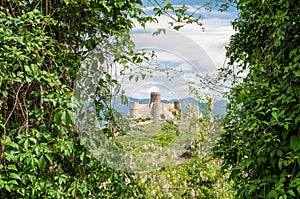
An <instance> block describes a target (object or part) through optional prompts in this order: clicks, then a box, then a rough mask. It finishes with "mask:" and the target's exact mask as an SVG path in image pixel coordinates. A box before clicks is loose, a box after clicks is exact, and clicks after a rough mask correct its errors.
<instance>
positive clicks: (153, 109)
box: [149, 92, 163, 119]
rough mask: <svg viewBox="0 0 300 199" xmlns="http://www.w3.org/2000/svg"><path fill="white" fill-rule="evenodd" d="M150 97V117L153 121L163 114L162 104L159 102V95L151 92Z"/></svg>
mask: <svg viewBox="0 0 300 199" xmlns="http://www.w3.org/2000/svg"><path fill="white" fill-rule="evenodd" d="M150 97H151V98H150V104H149V106H150V116H151V117H153V118H154V119H160V116H161V114H162V113H163V110H162V104H161V102H160V93H159V92H151V96H150Z"/></svg>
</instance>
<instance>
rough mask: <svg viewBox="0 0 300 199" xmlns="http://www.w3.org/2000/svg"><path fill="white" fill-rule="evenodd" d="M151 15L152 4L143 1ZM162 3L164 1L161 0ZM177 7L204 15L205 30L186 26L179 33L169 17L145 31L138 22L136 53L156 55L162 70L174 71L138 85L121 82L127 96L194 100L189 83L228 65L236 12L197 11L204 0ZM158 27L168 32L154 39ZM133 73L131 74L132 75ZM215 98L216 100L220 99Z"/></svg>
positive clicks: (134, 33) (190, 0) (134, 34)
mask: <svg viewBox="0 0 300 199" xmlns="http://www.w3.org/2000/svg"><path fill="white" fill-rule="evenodd" d="M144 2H145V4H144V5H146V6H148V7H147V9H146V11H147V13H148V14H152V8H153V7H152V5H151V4H150V3H148V1H146V0H145V1H144ZM159 2H161V1H159ZM171 2H172V3H173V4H174V5H175V6H176V4H179V3H182V2H185V4H186V5H187V6H189V12H194V11H195V10H196V11H195V13H196V15H201V16H202V18H203V24H204V26H203V27H204V29H205V30H204V31H203V29H202V27H199V26H197V25H186V26H185V27H184V28H182V29H180V30H179V31H173V30H171V29H170V27H169V24H168V21H171V19H170V18H168V17H167V16H160V17H158V18H157V19H158V21H159V23H155V24H148V25H147V26H146V29H143V28H142V27H140V26H139V25H138V23H137V22H136V23H135V24H136V27H135V28H134V29H133V30H132V38H133V41H134V42H135V44H136V49H137V50H144V51H152V50H154V51H155V52H156V55H157V58H156V60H155V61H154V62H153V63H154V64H159V65H161V66H162V67H165V68H169V69H172V71H171V72H170V76H171V78H172V80H171V81H170V80H169V79H170V78H169V77H168V76H167V75H166V73H164V72H154V73H153V74H152V75H153V77H146V78H145V79H144V80H139V81H138V82H135V81H129V80H128V78H125V80H124V82H123V83H122V86H123V89H124V90H125V91H126V95H128V96H130V97H134V98H140V99H145V98H149V96H150V92H152V91H159V92H161V97H162V99H180V98H186V97H192V96H191V95H190V94H189V93H190V92H189V88H188V86H187V84H186V83H187V82H189V81H191V82H197V81H199V80H198V79H197V77H196V75H195V74H196V73H199V74H210V75H214V74H215V73H216V70H217V69H218V68H220V67H223V65H224V63H225V53H226V51H225V46H226V45H227V44H228V42H229V38H230V36H231V35H232V34H234V30H233V29H232V26H231V22H232V21H233V20H234V19H235V18H236V16H237V11H236V10H234V9H230V10H229V11H226V12H218V11H217V10H216V8H214V9H213V10H212V11H207V10H204V9H199V10H197V8H198V7H199V6H200V5H199V3H201V2H203V1H201V0H198V1H196V0H186V1H184V0H172V1H171ZM157 28H165V29H166V33H165V34H160V35H158V36H155V37H153V36H152V33H153V32H154V31H156V30H157ZM129 75H130V74H128V76H129ZM202 93H203V94H205V93H210V94H212V95H216V93H213V92H212V91H211V90H209V89H208V88H207V89H203V90H202ZM219 97H220V96H216V97H215V98H216V99H217V98H219Z"/></svg>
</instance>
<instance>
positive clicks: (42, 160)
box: [38, 155, 46, 170]
mask: <svg viewBox="0 0 300 199" xmlns="http://www.w3.org/2000/svg"><path fill="white" fill-rule="evenodd" d="M38 165H39V169H40V170H43V169H44V168H45V166H46V160H45V156H43V155H42V156H41V157H40V158H39V163H38Z"/></svg>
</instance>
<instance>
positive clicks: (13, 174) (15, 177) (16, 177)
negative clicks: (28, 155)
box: [9, 173, 21, 180]
mask: <svg viewBox="0 0 300 199" xmlns="http://www.w3.org/2000/svg"><path fill="white" fill-rule="evenodd" d="M9 177H10V178H14V179H17V180H21V178H20V176H19V175H18V174H16V173H10V174H9Z"/></svg>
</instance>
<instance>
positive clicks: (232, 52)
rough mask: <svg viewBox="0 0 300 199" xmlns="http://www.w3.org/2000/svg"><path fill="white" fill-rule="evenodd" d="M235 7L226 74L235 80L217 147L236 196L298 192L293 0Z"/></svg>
mask: <svg viewBox="0 0 300 199" xmlns="http://www.w3.org/2000/svg"><path fill="white" fill-rule="evenodd" d="M237 7H238V9H239V10H240V14H239V17H238V18H237V19H236V20H235V21H234V22H233V27H234V28H235V30H236V34H235V35H234V36H232V38H231V41H230V44H229V47H228V49H227V56H228V57H229V59H230V61H229V64H230V65H231V67H230V68H229V70H228V71H227V74H226V75H225V76H227V78H231V77H230V76H233V78H234V80H235V83H236V85H235V87H234V88H233V89H232V90H231V92H230V93H229V95H228V97H229V100H230V103H229V106H228V114H227V117H226V124H227V125H226V126H225V133H224V134H223V135H222V139H221V140H220V141H219V145H218V147H216V148H215V151H216V155H217V156H218V157H222V158H223V159H224V169H229V170H230V171H231V176H230V179H232V180H233V181H234V182H235V188H236V190H237V197H238V198H299V196H300V188H299V187H300V172H299V171H300V149H299V139H300V134H299V133H300V104H299V100H300V89H299V85H300V78H299V77H300V75H299V73H300V64H299V59H300V47H299V43H300V37H299V32H300V29H299V27H300V26H299V20H300V15H299V12H300V4H299V1H294V0H291V1H275V0H269V1H253V0H240V1H237ZM238 76H240V77H241V79H240V80H241V81H240V82H239V79H238V78H239V77H238ZM238 82H239V83H238Z"/></svg>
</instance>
